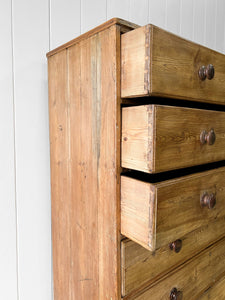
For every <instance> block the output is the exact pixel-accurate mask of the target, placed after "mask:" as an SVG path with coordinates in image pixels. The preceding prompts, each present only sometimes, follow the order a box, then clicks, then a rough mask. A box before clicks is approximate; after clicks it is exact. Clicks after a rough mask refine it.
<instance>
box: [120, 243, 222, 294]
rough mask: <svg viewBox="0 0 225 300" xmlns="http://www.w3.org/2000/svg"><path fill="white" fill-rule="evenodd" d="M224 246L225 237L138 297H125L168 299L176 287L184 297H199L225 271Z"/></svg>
mask: <svg viewBox="0 0 225 300" xmlns="http://www.w3.org/2000/svg"><path fill="white" fill-rule="evenodd" d="M224 247H225V240H224V239H223V240H221V241H219V242H218V243H215V244H214V245H213V246H211V247H209V248H207V249H206V250H205V251H203V252H202V253H200V254H199V255H197V256H196V257H194V258H193V259H191V260H190V261H188V262H186V263H185V264H184V265H182V266H180V267H179V268H177V269H176V270H174V271H173V272H171V273H169V274H168V275H167V276H166V277H164V278H162V279H161V280H159V281H158V282H156V283H155V284H153V285H152V286H151V287H150V288H149V289H147V290H146V291H144V292H143V293H141V294H140V295H138V296H137V297H136V296H131V297H124V298H123V299H125V300H127V299H135V300H148V299H151V297H152V295H154V298H155V299H162V300H168V299H169V297H170V292H171V290H172V289H173V288H174V287H176V288H177V289H178V290H179V291H182V293H183V299H192V300H197V299H199V298H200V296H201V294H202V293H204V291H205V290H206V289H207V288H209V287H210V286H211V285H212V284H214V283H215V282H216V281H218V280H219V279H220V278H221V275H222V274H223V273H224V268H225V259H224ZM213 299H214V298H213Z"/></svg>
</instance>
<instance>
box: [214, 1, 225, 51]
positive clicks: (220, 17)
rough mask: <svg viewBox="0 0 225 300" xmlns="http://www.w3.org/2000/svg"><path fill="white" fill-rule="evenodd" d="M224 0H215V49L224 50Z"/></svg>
mask: <svg viewBox="0 0 225 300" xmlns="http://www.w3.org/2000/svg"><path fill="white" fill-rule="evenodd" d="M224 38H225V1H224V0H217V5H216V47H215V48H216V50H217V51H220V52H223V53H224V52H225V44H224V43H225V41H224Z"/></svg>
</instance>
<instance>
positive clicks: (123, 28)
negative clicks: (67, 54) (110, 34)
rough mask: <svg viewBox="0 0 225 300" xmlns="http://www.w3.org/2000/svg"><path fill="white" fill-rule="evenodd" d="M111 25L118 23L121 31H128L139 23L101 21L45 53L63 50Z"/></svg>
mask: <svg viewBox="0 0 225 300" xmlns="http://www.w3.org/2000/svg"><path fill="white" fill-rule="evenodd" d="M113 25H119V27H120V31H121V32H128V31H130V30H132V29H135V28H138V27H139V25H136V24H134V23H132V22H128V21H125V20H123V19H120V18H112V19H110V20H108V21H107V22H105V23H103V24H101V25H99V26H97V27H95V28H93V29H91V30H89V31H87V32H85V33H84V34H81V35H80V36H78V37H77V38H75V39H73V40H71V41H69V42H67V43H65V44H63V45H61V46H59V47H57V48H55V49H53V50H52V51H49V52H48V53H47V57H50V56H52V55H55V54H57V53H59V52H60V51H62V50H65V49H67V48H69V47H71V46H73V45H75V44H77V43H79V42H80V41H82V40H85V39H88V38H89V37H91V36H93V35H95V34H97V33H100V32H101V31H104V30H106V29H107V28H109V27H111V26H113Z"/></svg>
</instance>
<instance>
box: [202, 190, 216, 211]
mask: <svg viewBox="0 0 225 300" xmlns="http://www.w3.org/2000/svg"><path fill="white" fill-rule="evenodd" d="M200 204H201V207H208V208H209V209H212V208H213V207H214V206H215V205H216V195H215V194H213V193H211V194H208V193H204V194H203V195H202V196H201V198H200Z"/></svg>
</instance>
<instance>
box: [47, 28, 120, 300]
mask: <svg viewBox="0 0 225 300" xmlns="http://www.w3.org/2000/svg"><path fill="white" fill-rule="evenodd" d="M119 47H120V27H119V26H118V25H113V26H111V27H109V28H106V29H105V30H102V31H101V32H99V33H97V32H96V33H95V34H93V35H92V36H89V37H87V38H86V39H82V40H78V42H77V43H75V44H74V45H72V46H71V47H69V48H68V49H67V50H62V49H61V50H60V52H59V53H57V54H55V55H52V56H50V57H49V96H50V97H49V99H50V100H49V108H50V136H51V172H52V173H51V174H52V232H53V265H54V267H53V271H54V295H55V299H56V300H61V299H65V298H66V299H68V300H75V299H93V300H95V299H96V300H98V299H106V300H107V299H108V300H114V299H119V298H120V296H121V281H120V217H119V212H120V176H119V171H120V98H119V93H120V89H119V82H120V75H119V74H120V73H119V65H120V54H119Z"/></svg>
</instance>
